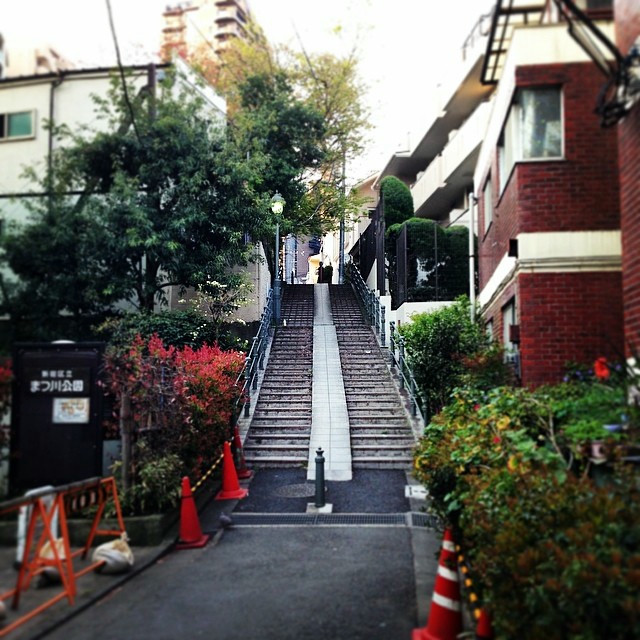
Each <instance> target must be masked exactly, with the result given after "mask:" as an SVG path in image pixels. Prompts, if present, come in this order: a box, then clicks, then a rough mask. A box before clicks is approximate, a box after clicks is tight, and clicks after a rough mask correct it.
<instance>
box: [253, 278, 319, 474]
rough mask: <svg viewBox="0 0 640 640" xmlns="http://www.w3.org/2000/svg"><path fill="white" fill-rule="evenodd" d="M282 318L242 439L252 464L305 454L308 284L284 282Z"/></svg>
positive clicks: (289, 463) (278, 463) (301, 462)
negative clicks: (253, 410)
mask: <svg viewBox="0 0 640 640" xmlns="http://www.w3.org/2000/svg"><path fill="white" fill-rule="evenodd" d="M282 319H283V321H284V322H283V326H281V327H278V329H277V330H276V334H275V336H274V339H273V342H272V345H271V353H270V355H269V360H268V362H267V368H266V370H265V374H264V379H263V381H262V386H261V387H260V394H259V396H258V401H257V403H256V408H255V412H254V414H253V419H252V421H251V426H250V428H249V432H248V434H247V438H246V440H245V443H244V454H245V459H246V461H247V463H248V464H249V466H251V467H254V468H261V467H263V468H266V467H301V466H305V465H306V464H307V461H308V457H309V436H310V433H311V398H312V389H311V382H312V380H311V377H312V370H313V285H287V286H285V287H284V291H283V298H282Z"/></svg>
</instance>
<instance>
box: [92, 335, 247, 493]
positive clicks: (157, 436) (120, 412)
mask: <svg viewBox="0 0 640 640" xmlns="http://www.w3.org/2000/svg"><path fill="white" fill-rule="evenodd" d="M243 364H244V354H243V353H241V352H237V351H223V350H222V349H220V348H219V347H218V346H217V345H214V346H207V345H205V346H203V347H201V348H199V349H192V348H191V347H184V348H182V349H176V348H175V347H172V346H165V345H164V344H163V342H162V340H161V339H160V338H159V337H158V336H157V335H154V336H153V337H151V338H150V339H149V340H147V341H145V340H144V339H143V338H142V337H140V336H139V335H138V336H136V338H135V339H134V340H133V342H132V343H131V344H130V345H129V346H128V347H126V348H124V349H122V348H120V349H115V348H113V349H109V350H108V351H107V353H106V355H105V366H104V372H105V375H104V385H105V387H106V391H107V393H109V394H111V395H112V397H113V398H114V400H115V403H114V406H115V411H114V415H113V418H114V420H115V424H114V425H113V426H114V427H115V426H116V425H118V423H119V428H120V430H121V432H122V430H126V429H128V430H129V433H130V434H131V436H132V440H133V449H132V460H131V469H128V470H125V473H128V474H130V476H131V479H132V483H133V485H135V484H136V483H139V479H140V476H141V473H142V471H143V467H145V465H147V466H148V465H149V463H154V464H155V463H157V461H158V460H159V459H161V458H166V457H167V456H177V458H178V459H179V460H180V467H181V468H180V469H179V470H176V475H178V477H180V476H182V475H188V476H189V477H191V478H192V480H193V481H197V480H198V479H199V478H200V476H201V475H202V474H203V473H204V472H205V471H206V470H207V469H208V467H209V466H210V465H211V463H212V462H213V461H214V460H215V459H216V458H217V457H218V456H219V454H220V450H221V447H222V444H223V442H224V440H225V438H227V437H229V435H230V427H231V421H232V419H233V417H234V416H233V412H234V408H235V406H236V402H237V400H238V398H239V397H240V393H241V389H240V387H239V386H238V385H236V379H237V377H238V374H239V373H240V371H241V369H242V367H243ZM125 414H127V415H125ZM176 486H177V485H176Z"/></svg>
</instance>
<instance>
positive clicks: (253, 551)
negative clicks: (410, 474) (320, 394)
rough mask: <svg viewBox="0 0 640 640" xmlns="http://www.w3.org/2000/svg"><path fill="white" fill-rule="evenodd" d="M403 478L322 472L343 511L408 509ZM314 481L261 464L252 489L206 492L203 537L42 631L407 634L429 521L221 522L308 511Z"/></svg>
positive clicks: (303, 637) (374, 638) (328, 639)
mask: <svg viewBox="0 0 640 640" xmlns="http://www.w3.org/2000/svg"><path fill="white" fill-rule="evenodd" d="M406 482H407V479H406V475H405V473H404V472H402V471H390V470H380V471H377V470H371V471H369V470H367V471H364V470H362V471H356V472H355V473H354V478H353V480H352V481H350V482H328V483H327V493H326V496H327V501H328V502H329V501H332V502H333V503H334V504H335V506H336V512H340V513H404V512H405V511H408V510H409V503H408V501H407V500H406V498H404V486H405V484H406ZM313 486H314V483H309V482H307V481H306V472H305V470H304V469H274V470H261V471H258V473H257V474H256V476H255V478H254V479H253V480H252V481H251V483H250V485H249V489H250V492H249V497H247V498H245V499H244V500H241V501H240V502H238V503H235V502H232V501H230V502H228V503H226V502H212V503H210V505H209V506H208V507H207V508H206V509H205V510H204V512H203V513H202V514H201V516H200V523H201V525H202V529H203V530H204V531H211V532H214V536H213V538H212V540H211V541H210V542H209V544H208V545H207V546H206V547H204V548H202V549H191V550H184V551H172V552H170V553H169V554H167V555H165V556H163V557H161V558H159V559H158V560H157V561H156V562H155V563H153V564H152V565H151V566H150V567H149V568H148V569H146V570H145V571H143V572H142V573H140V574H139V575H137V576H135V578H134V579H132V580H130V581H129V582H127V583H125V584H123V585H122V586H121V587H120V588H117V589H115V590H114V591H113V592H111V593H110V594H109V595H107V596H106V597H105V598H104V599H102V600H100V601H98V602H96V603H95V604H94V605H93V606H92V607H90V608H88V609H86V610H85V611H83V612H82V613H80V614H79V615H77V616H75V617H74V618H72V619H71V620H69V621H67V622H66V623H65V624H64V625H63V626H61V627H59V628H58V629H56V630H54V631H52V632H51V633H48V634H47V635H46V636H45V637H46V638H51V639H52V640H87V639H89V638H91V639H92V640H122V639H123V638H127V639H132V640H147V639H149V640H151V639H153V640H163V639H165V638H166V639H171V640H180V639H182V638H185V639H186V638H200V637H201V638H210V639H214V640H235V639H238V640H239V639H242V640H246V638H251V637H256V638H263V639H265V640H271V639H273V640H289V639H291V640H293V639H294V638H295V640H342V639H344V640H347V639H349V640H354V639H356V640H357V639H359V638H362V639H363V640H364V639H365V638H366V639H367V640H390V639H395V638H409V637H411V631H412V629H413V628H415V627H416V626H418V623H419V622H420V619H421V617H424V612H423V611H421V609H424V605H423V602H422V598H421V597H420V596H419V599H420V600H421V602H417V600H418V598H417V597H416V586H417V585H418V586H419V591H418V593H419V594H420V593H430V591H429V589H430V586H429V585H426V586H424V587H423V586H420V585H421V582H423V581H424V579H425V575H427V574H426V572H425V571H424V570H417V569H415V567H416V564H415V562H416V553H419V554H422V555H423V556H424V557H425V558H426V563H427V565H426V566H427V568H428V569H429V573H431V571H430V569H431V565H432V564H433V563H434V560H433V558H432V557H430V556H431V555H432V554H433V550H434V549H437V544H438V543H437V534H436V536H433V532H431V531H430V530H428V529H426V528H421V529H415V528H409V527H406V526H404V525H384V524H374V525H367V526H362V525H357V526H334V525H330V526H324V525H317V524H316V525H301V526H298V525H296V526H291V525H284V526H283V525H271V524H264V525H263V524H259V525H258V526H243V525H242V524H237V523H235V524H233V525H232V526H231V527H230V528H227V529H225V530H222V529H220V525H219V516H220V513H221V511H222V510H224V511H225V512H230V513H231V517H232V518H233V515H234V513H264V514H269V513H304V511H305V509H306V504H307V502H310V501H311V502H313V492H312V491H311V489H312V487H313ZM232 510H233V511H232ZM238 521H241V518H239V517H238ZM265 522H268V520H265ZM424 536H427V538H425V537H424ZM417 548H418V552H416V549H417ZM425 553H428V554H429V555H426V556H425V555H424V554H425ZM416 578H417V580H416ZM427 579H428V580H430V581H431V580H432V579H433V576H427ZM425 599H426V598H425ZM420 624H423V622H421V623H420Z"/></svg>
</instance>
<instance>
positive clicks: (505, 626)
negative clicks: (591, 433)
mask: <svg viewBox="0 0 640 640" xmlns="http://www.w3.org/2000/svg"><path fill="white" fill-rule="evenodd" d="M625 398H626V395H625V393H624V386H623V385H620V384H604V383H597V382H596V383H594V382H589V383H585V382H579V383H576V382H571V383H564V384H560V385H556V386H553V387H544V388H543V387H541V388H539V389H537V390H536V391H529V390H527V389H517V388H513V387H499V388H495V389H491V390H486V389H485V390H483V389H479V388H460V389H456V390H455V392H454V395H453V400H452V402H451V403H450V404H448V405H447V406H446V407H445V408H444V409H443V410H442V411H441V412H440V413H439V414H438V415H436V416H435V417H434V418H433V419H432V420H431V422H430V424H429V425H428V426H427V427H426V429H425V432H424V436H423V438H422V439H421V440H420V442H419V444H418V446H417V448H416V451H415V459H414V469H415V475H416V477H417V478H418V479H419V480H421V481H422V482H423V483H424V484H425V486H426V488H427V490H428V492H429V496H430V500H431V507H432V508H433V509H434V510H435V511H436V512H437V513H438V514H440V515H441V517H442V518H443V519H444V520H445V521H447V522H448V523H449V524H451V525H453V526H454V528H455V530H456V537H457V539H458V541H459V543H460V544H461V546H462V547H463V549H464V553H465V557H466V558H467V560H468V561H469V566H470V570H471V574H472V578H474V583H475V585H476V590H477V591H478V593H479V595H480V601H481V602H482V604H483V606H485V607H486V608H487V609H488V611H489V612H490V614H491V617H492V621H493V628H494V631H495V637H496V639H497V640H511V639H512V638H522V639H523V640H537V639H538V638H549V639H550V640H598V639H600V638H609V639H611V640H623V639H626V638H632V637H633V638H635V637H640V606H639V601H638V597H637V594H638V589H639V587H640V483H639V482H638V476H637V471H636V470H635V468H634V466H633V465H631V464H629V463H628V462H624V457H621V456H619V455H614V454H619V453H624V452H628V451H630V450H632V447H633V445H634V443H636V442H637V441H638V433H639V432H640V429H639V420H638V415H637V408H636V407H635V406H626V405H625V403H624V399H625ZM622 407H625V410H626V412H627V415H626V416H625V422H624V424H623V427H624V428H621V430H620V432H619V433H618V434H617V435H616V436H615V438H617V439H614V436H611V435H610V434H608V440H607V442H608V443H613V446H612V447H611V448H610V450H609V452H610V453H611V454H612V457H611V458H610V461H609V464H608V465H606V468H605V469H604V470H603V467H602V466H597V465H596V466H593V463H592V462H590V461H589V460H588V458H585V459H583V460H581V461H580V464H576V462H575V458H574V456H575V455H576V451H575V447H573V446H572V442H571V429H572V428H574V429H577V428H578V426H577V425H580V423H581V421H585V420H588V419H590V417H593V420H595V421H597V422H598V424H602V421H603V420H608V419H610V416H611V412H613V417H614V418H615V417H617V416H619V415H620V411H621V408H622ZM620 417H621V418H622V416H621V415H620ZM574 435H575V434H574ZM596 469H597V470H598V471H599V473H598V474H597V475H596V474H594V473H590V471H594V470H596Z"/></svg>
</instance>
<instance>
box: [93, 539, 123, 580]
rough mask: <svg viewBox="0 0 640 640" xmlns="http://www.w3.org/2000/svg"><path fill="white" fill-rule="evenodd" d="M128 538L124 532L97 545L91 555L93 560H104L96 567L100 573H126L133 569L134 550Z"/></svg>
mask: <svg viewBox="0 0 640 640" xmlns="http://www.w3.org/2000/svg"><path fill="white" fill-rule="evenodd" d="M127 540H128V538H127V534H126V533H123V534H122V535H121V536H120V538H117V539H116V540H111V542H105V543H104V544H101V545H100V546H99V547H96V549H95V550H94V552H93V555H92V556H91V559H92V561H93V562H99V561H101V560H103V561H104V564H101V565H100V566H99V567H96V571H97V572H98V573H105V574H114V573H124V572H126V571H129V569H131V567H132V566H133V552H132V551H131V547H130V546H129V544H128V542H127Z"/></svg>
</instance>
